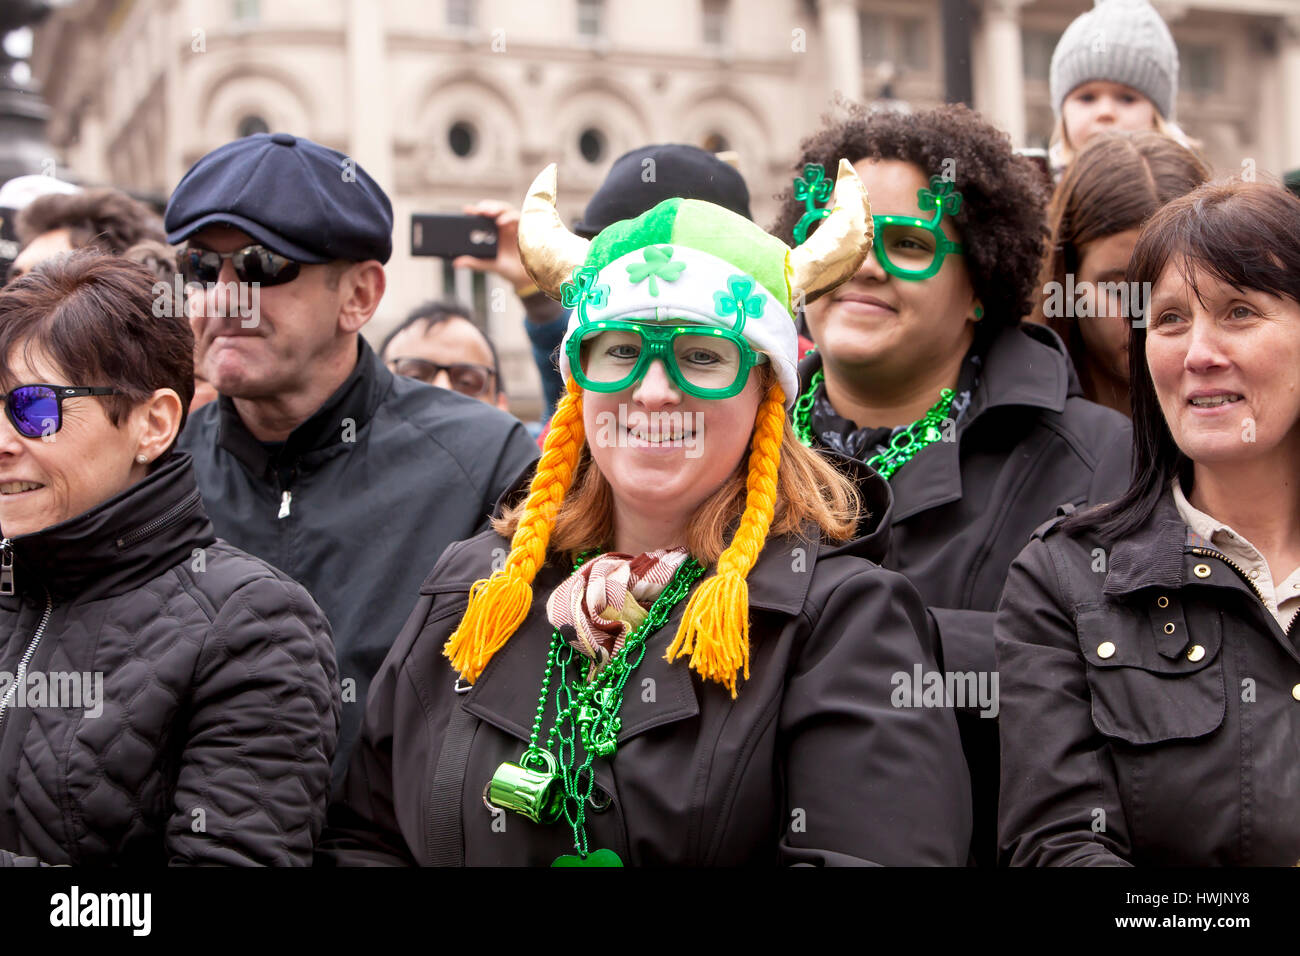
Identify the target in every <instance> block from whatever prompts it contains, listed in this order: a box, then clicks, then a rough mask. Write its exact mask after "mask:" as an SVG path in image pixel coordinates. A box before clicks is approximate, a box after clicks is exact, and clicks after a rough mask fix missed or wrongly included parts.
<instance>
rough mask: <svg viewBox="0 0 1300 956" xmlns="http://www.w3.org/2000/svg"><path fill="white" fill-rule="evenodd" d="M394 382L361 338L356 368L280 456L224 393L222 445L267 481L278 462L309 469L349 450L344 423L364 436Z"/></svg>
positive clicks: (297, 430) (292, 434)
mask: <svg viewBox="0 0 1300 956" xmlns="http://www.w3.org/2000/svg"><path fill="white" fill-rule="evenodd" d="M392 384H393V373H392V372H390V371H389V370H388V369H387V368H385V367H384V363H383V362H382V361H380V358H379V356H378V355H376V354H375V351H374V349H372V348H371V347H370V345H369V344H368V343H367V342H366V340H365V339H364V338H361V337H360V336H358V337H357V364H356V365H355V366H354V367H353V369H352V372H351V373H350V374H349V375H348V377H347V378H346V379H344V381H343V384H342V385H340V386H339V387H338V388H337V389H335V391H334V394H333V395H331V396H330V397H329V398H328V399H326V400H325V403H324V404H323V405H321V407H320V408H318V409H317V410H316V411H315V412H314V413H313V414H312V415H311V417H310V418H308V419H307V420H306V421H304V422H303V423H302V424H301V425H299V426H298V427H297V428H295V429H294V430H293V431H292V432H290V433H289V437H288V439H287V440H286V441H285V443H284V447H283V448H281V449H280V450H279V451H278V453H275V452H272V451H271V450H270V449H268V448H267V447H266V446H265V445H263V444H262V443H261V442H259V441H258V440H257V439H256V438H254V437H253V434H252V432H250V431H249V430H248V427H247V426H246V425H245V424H244V421H243V419H242V418H240V417H239V412H238V411H236V409H235V403H234V402H233V401H232V400H231V399H230V398H228V397H226V396H224V395H223V396H221V398H219V399H218V400H217V401H218V403H219V407H220V417H219V426H218V431H217V444H219V445H220V446H221V447H222V448H224V449H226V451H228V452H230V453H231V454H232V455H234V456H235V457H236V458H237V459H239V461H240V462H242V463H243V465H244V467H246V468H247V469H248V470H249V472H251V473H252V474H253V475H256V476H258V477H260V478H262V479H264V480H269V478H270V475H271V469H272V467H273V466H274V465H276V464H280V463H285V462H292V463H294V464H295V465H296V464H299V463H301V464H302V465H304V466H306V467H309V468H310V467H312V466H314V465H316V464H317V463H319V462H320V461H324V460H325V459H327V458H331V457H333V456H334V455H336V454H338V453H339V452H341V451H345V450H346V445H345V438H344V421H345V419H351V420H352V422H353V427H354V429H355V431H357V432H359V431H360V430H361V429H362V428H363V427H364V426H365V425H366V423H367V422H369V421H370V419H371V417H372V416H373V415H374V413H375V409H376V408H378V407H379V403H380V401H382V399H383V397H384V395H385V394H386V393H387V392H388V390H389V389H390V388H391V387H392Z"/></svg>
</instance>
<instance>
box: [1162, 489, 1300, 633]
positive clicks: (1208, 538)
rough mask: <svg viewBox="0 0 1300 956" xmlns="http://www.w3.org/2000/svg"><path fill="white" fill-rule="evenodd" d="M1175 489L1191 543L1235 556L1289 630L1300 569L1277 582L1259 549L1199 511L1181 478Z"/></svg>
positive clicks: (1297, 604) (1299, 598)
mask: <svg viewBox="0 0 1300 956" xmlns="http://www.w3.org/2000/svg"><path fill="white" fill-rule="evenodd" d="M1173 488H1174V504H1175V505H1176V506H1177V507H1178V514H1179V515H1181V516H1182V519H1183V521H1184V522H1186V524H1187V528H1188V530H1189V531H1190V532H1191V533H1190V534H1189V535H1188V541H1189V543H1192V544H1199V545H1200V546H1201V547H1213V548H1216V549H1217V550H1219V551H1222V552H1223V553H1224V554H1226V555H1227V556H1228V557H1229V558H1231V559H1232V561H1233V563H1234V564H1236V565H1237V566H1238V567H1240V568H1241V570H1242V571H1244V572H1245V574H1246V577H1247V578H1248V579H1249V580H1250V583H1251V584H1253V585H1254V586H1255V589H1256V590H1257V591H1258V592H1259V595H1260V599H1261V600H1263V602H1264V607H1266V608H1268V613H1269V614H1272V615H1273V618H1274V620H1276V621H1277V624H1278V627H1280V628H1282V630H1283V631H1285V630H1286V629H1287V627H1288V626H1289V625H1290V623H1291V619H1292V618H1293V617H1294V616H1295V613H1296V611H1297V610H1300V568H1296V569H1295V570H1293V571H1292V572H1291V574H1290V576H1289V577H1288V578H1287V579H1286V580H1285V581H1283V582H1282V583H1281V584H1278V585H1274V584H1273V574H1272V572H1271V571H1269V569H1268V562H1267V561H1266V560H1264V555H1262V554H1260V552H1259V549H1258V548H1256V547H1255V546H1254V545H1253V544H1251V543H1250V542H1249V541H1247V540H1246V539H1245V538H1244V537H1242V536H1241V535H1240V534H1238V533H1237V532H1235V531H1233V530H1232V529H1231V528H1230V527H1228V526H1227V525H1226V524H1224V523H1223V522H1221V521H1218V520H1217V519H1215V518H1212V517H1210V516H1209V515H1207V514H1206V513H1205V512H1204V511H1199V510H1197V508H1196V507H1195V506H1193V505H1192V503H1191V502H1190V501H1188V500H1187V496H1186V495H1184V494H1183V488H1182V484H1181V483H1180V482H1179V480H1178V479H1177V478H1175V479H1174V481H1173ZM1194 539H1195V540H1194Z"/></svg>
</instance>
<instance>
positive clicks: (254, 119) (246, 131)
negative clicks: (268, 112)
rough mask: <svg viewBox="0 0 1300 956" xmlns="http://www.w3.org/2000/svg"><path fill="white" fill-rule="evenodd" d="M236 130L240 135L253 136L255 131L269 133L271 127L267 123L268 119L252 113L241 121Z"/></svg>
mask: <svg viewBox="0 0 1300 956" xmlns="http://www.w3.org/2000/svg"><path fill="white" fill-rule="evenodd" d="M235 132H236V135H237V136H240V137H244V136H252V135H253V134H254V133H269V132H271V127H270V126H268V125H267V122H266V120H264V119H262V117H260V116H258V115H257V114H256V113H251V114H249V115H248V116H245V117H244V118H243V119H241V120H240V121H239V126H238V127H237V128H236V131H235Z"/></svg>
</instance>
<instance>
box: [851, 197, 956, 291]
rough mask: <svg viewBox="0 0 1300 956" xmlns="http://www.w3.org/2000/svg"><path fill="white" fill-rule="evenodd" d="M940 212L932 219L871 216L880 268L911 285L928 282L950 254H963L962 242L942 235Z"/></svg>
mask: <svg viewBox="0 0 1300 956" xmlns="http://www.w3.org/2000/svg"><path fill="white" fill-rule="evenodd" d="M942 219H943V214H942V212H940V213H939V214H937V215H936V216H934V217H933V218H932V219H929V220H926V219H922V218H920V217H919V216H872V217H871V220H872V222H873V223H874V224H875V239H874V245H873V249H874V251H875V253H876V261H878V262H879V263H880V267H881V268H882V269H884V270H885V271H886V272H888V273H890V274H891V275H895V276H898V278H900V279H906V280H908V281H909V282H920V281H921V280H922V279H928V278H930V277H931V276H932V275H934V274H935V273H936V272H938V271H939V270H940V269H942V268H943V260H944V258H945V257H946V256H948V255H958V256H959V255H962V247H961V243H960V242H953V241H952V240H951V239H949V238H948V237H947V236H945V235H944V234H943V229H942V228H941V227H940V225H939V223H940V221H941V220H942Z"/></svg>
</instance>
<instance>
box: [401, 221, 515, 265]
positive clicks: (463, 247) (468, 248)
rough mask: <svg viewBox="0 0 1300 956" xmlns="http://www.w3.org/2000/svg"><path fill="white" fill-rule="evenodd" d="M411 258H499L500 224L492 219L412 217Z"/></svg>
mask: <svg viewBox="0 0 1300 956" xmlns="http://www.w3.org/2000/svg"><path fill="white" fill-rule="evenodd" d="M411 255H413V256H439V257H441V258H443V259H454V258H456V257H457V256H476V257H477V258H479V259H495V258H496V257H497V224H496V222H495V221H494V220H493V219H492V217H491V216H456V215H452V214H450V213H447V214H443V213H421V212H417V213H412V214H411Z"/></svg>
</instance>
